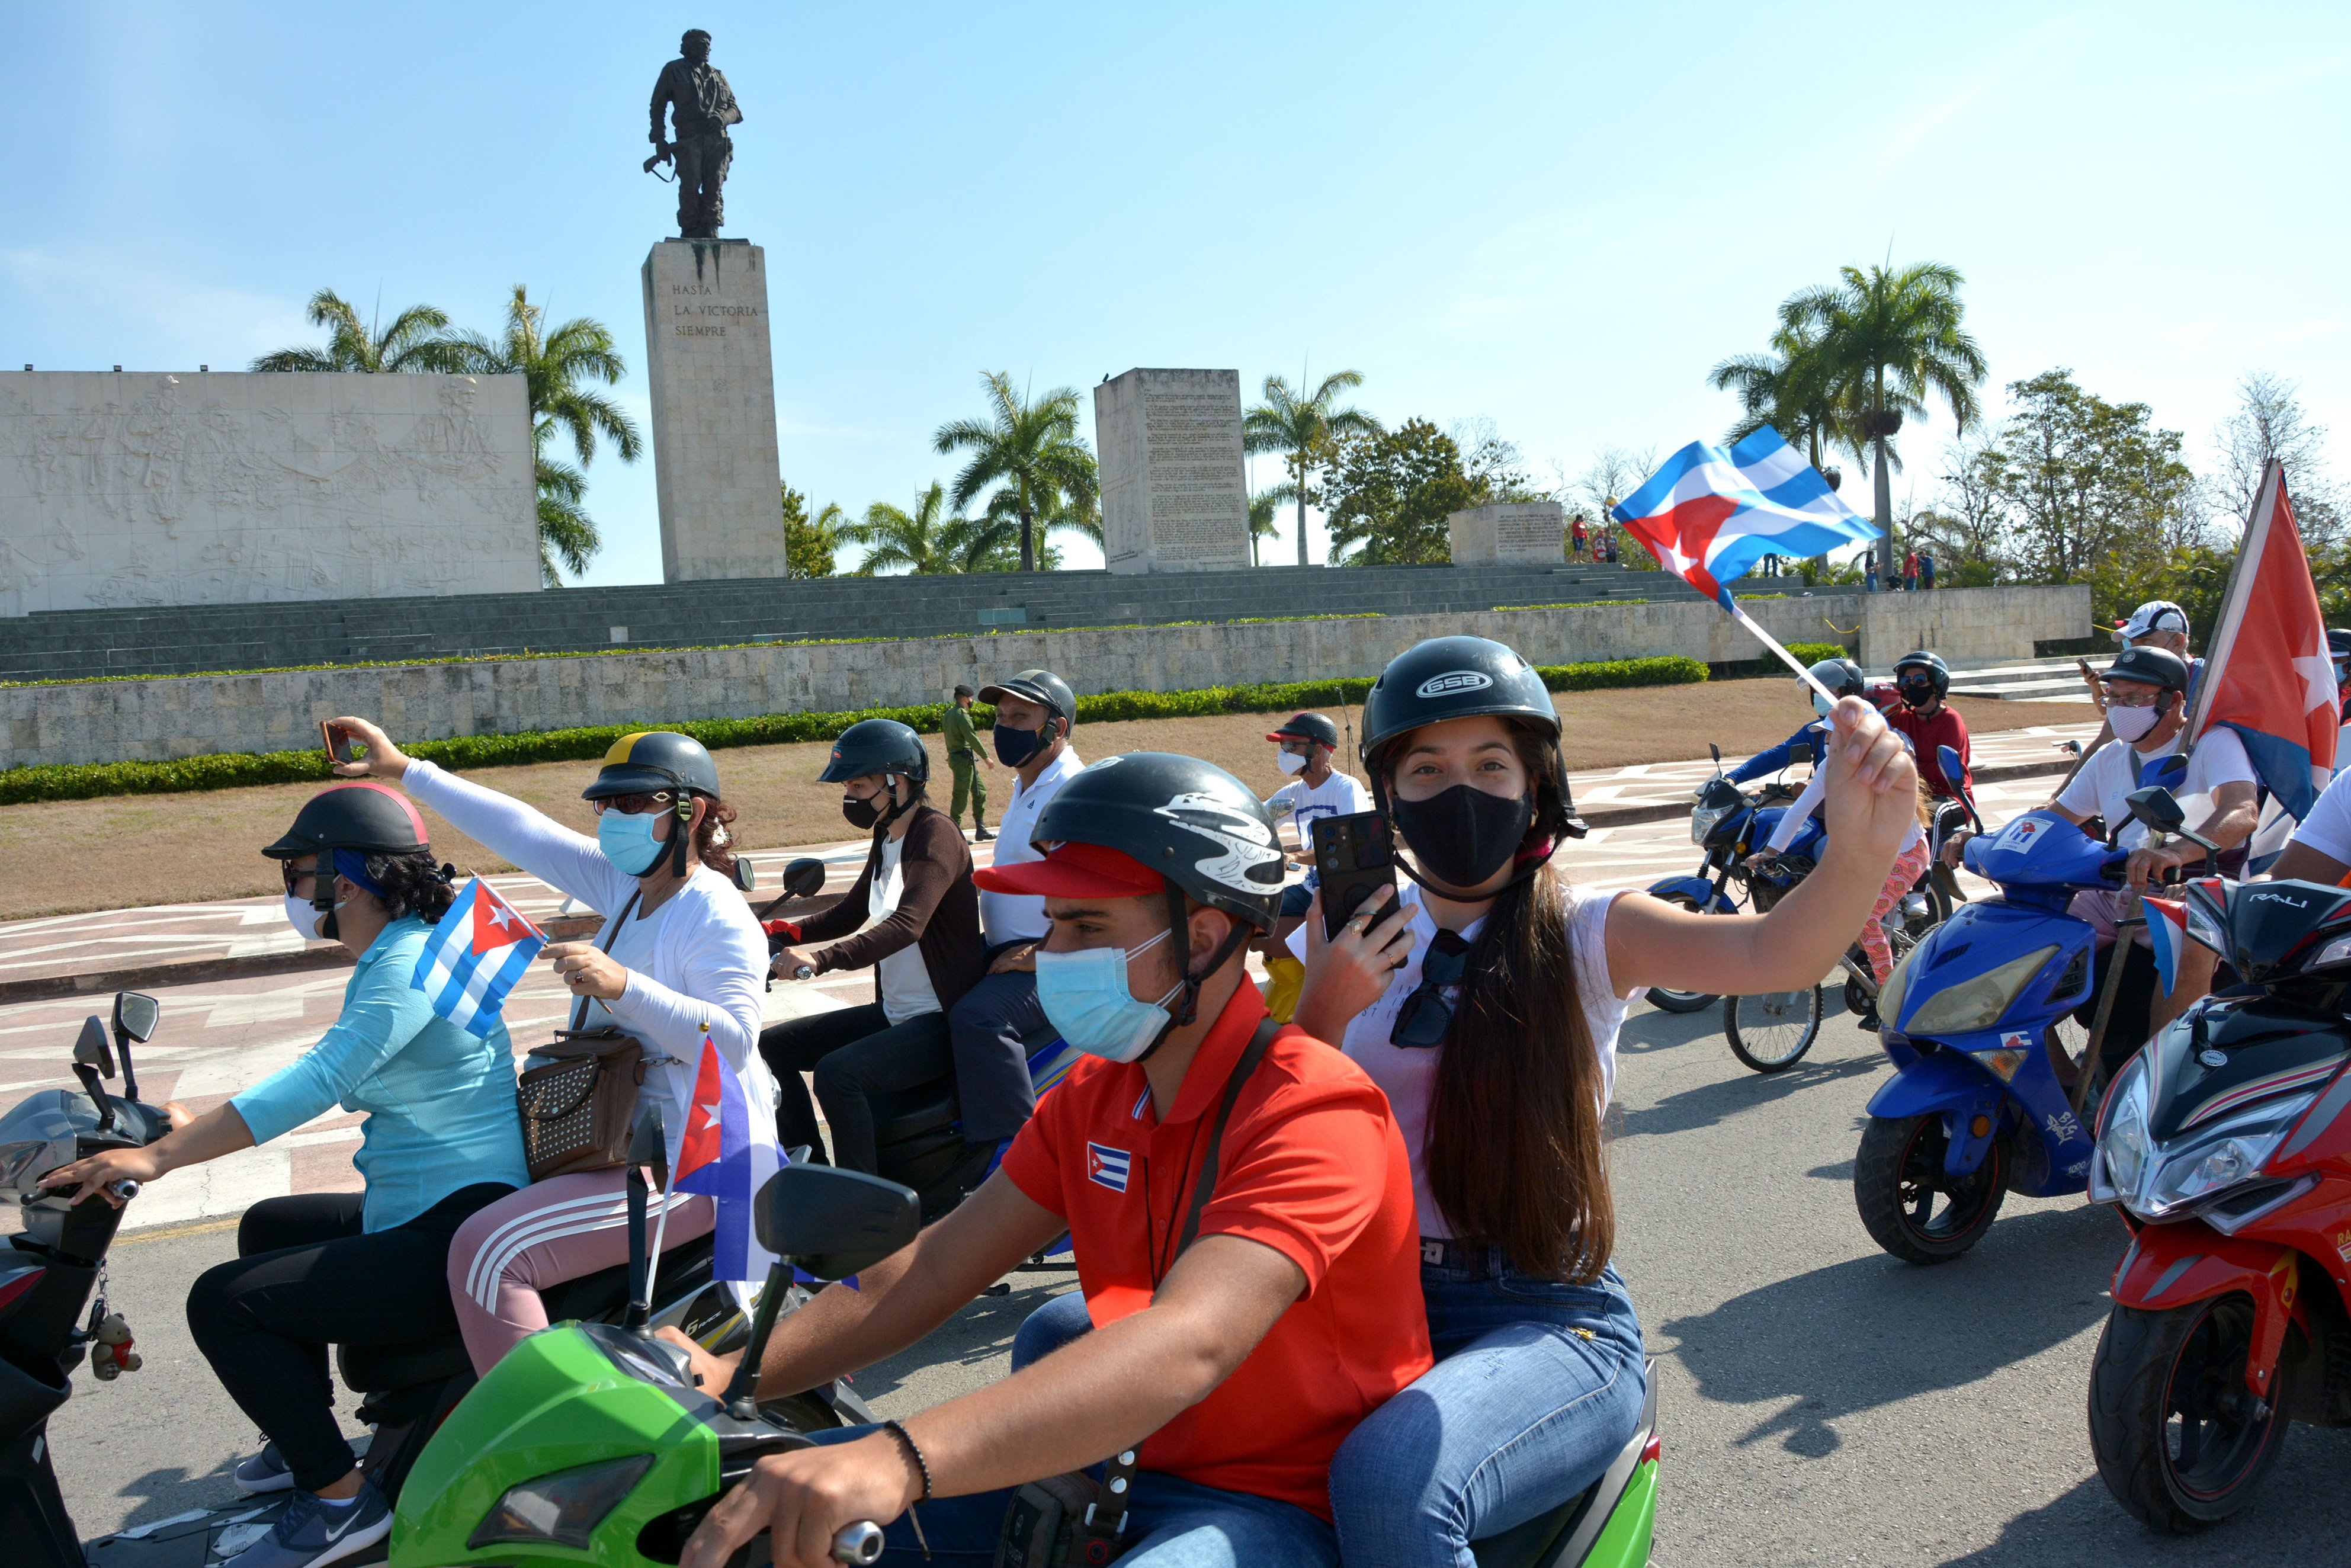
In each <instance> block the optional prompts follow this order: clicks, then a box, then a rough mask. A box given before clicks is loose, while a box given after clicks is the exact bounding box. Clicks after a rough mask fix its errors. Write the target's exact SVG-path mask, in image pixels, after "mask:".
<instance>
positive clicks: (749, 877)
mask: <svg viewBox="0 0 2351 1568" xmlns="http://www.w3.org/2000/svg"><path fill="white" fill-rule="evenodd" d="M735 885H736V886H737V887H739V888H741V889H742V890H743V891H744V892H746V893H748V892H750V891H751V890H752V889H753V888H755V887H757V886H758V885H759V873H758V870H757V869H756V868H755V867H753V865H752V864H751V858H750V857H749V856H748V855H737V856H736V857H735Z"/></svg>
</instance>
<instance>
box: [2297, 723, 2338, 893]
mask: <svg viewBox="0 0 2351 1568" xmlns="http://www.w3.org/2000/svg"><path fill="white" fill-rule="evenodd" d="M2343 738H2344V739H2345V740H2346V741H2351V728H2346V731H2345V732H2344V736H2343ZM2337 755H2338V757H2339V758H2341V759H2342V760H2344V761H2345V762H2346V764H2351V752H2343V753H2338V754H2337ZM2346 779H2351V766H2346V767H2344V768H2337V769H2336V770H2335V777H2334V779H2332V780H2331V781H2330V782H2329V783H2328V784H2327V786H2326V789H2325V791H2324V792H2323V793H2321V794H2320V796H2319V797H2318V802H2317V804H2315V805H2314V806H2312V807H2311V809H2310V815H2309V816H2307V817H2304V819H2303V820H2302V825H2301V826H2300V827H2298V828H2296V829H2294V837H2293V838H2292V839H2291V840H2289V842H2292V843H2297V844H2308V845H2309V846H2310V847H2311V848H2312V849H2314V850H2316V851H2317V852H2319V853H2320V854H2323V855H2325V857H2326V858H2327V859H2329V860H2337V861H2341V862H2343V863H2344V864H2345V865H2351V783H2346V782H2345V781H2346Z"/></svg>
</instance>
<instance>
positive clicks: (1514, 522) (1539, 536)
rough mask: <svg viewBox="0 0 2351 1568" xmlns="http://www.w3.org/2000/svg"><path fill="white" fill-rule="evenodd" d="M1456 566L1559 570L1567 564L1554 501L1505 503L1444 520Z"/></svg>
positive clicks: (1560, 515)
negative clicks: (1534, 567)
mask: <svg viewBox="0 0 2351 1568" xmlns="http://www.w3.org/2000/svg"><path fill="white" fill-rule="evenodd" d="M1445 526H1446V527H1447V528H1448V529H1450V530H1451V531H1452V534H1453V564H1454V565H1456V566H1487V565H1494V564H1500V565H1509V566H1515V565H1525V566H1560V565H1563V564H1564V563H1565V562H1566V560H1567V521H1566V517H1565V516H1564V514H1563V513H1562V510H1561V508H1560V504H1559V503H1558V502H1557V501H1505V502H1499V503H1497V504H1496V505H1494V506H1490V507H1470V508H1469V509H1468V511H1466V512H1456V513H1454V514H1453V515H1452V516H1451V517H1447V518H1446V519H1445Z"/></svg>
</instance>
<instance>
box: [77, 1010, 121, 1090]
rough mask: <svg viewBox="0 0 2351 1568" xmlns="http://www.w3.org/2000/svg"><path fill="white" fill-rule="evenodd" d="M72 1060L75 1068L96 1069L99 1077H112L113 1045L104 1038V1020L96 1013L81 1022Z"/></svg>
mask: <svg viewBox="0 0 2351 1568" xmlns="http://www.w3.org/2000/svg"><path fill="white" fill-rule="evenodd" d="M73 1059H74V1065H75V1066H77V1067H93V1068H96V1069H97V1070H98V1072H99V1076H100V1077H104V1078H111V1077H113V1076H114V1043H113V1042H112V1041H111V1040H108V1039H107V1038H106V1020H105V1019H102V1018H100V1017H99V1016H98V1015H97V1014H96V1013H92V1014H90V1015H89V1017H88V1018H86V1019H83V1020H82V1024H81V1038H80V1039H79V1040H75V1041H74V1055H73Z"/></svg>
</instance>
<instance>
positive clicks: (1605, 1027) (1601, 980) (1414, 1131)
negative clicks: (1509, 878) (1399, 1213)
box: [1290, 880, 1632, 1238]
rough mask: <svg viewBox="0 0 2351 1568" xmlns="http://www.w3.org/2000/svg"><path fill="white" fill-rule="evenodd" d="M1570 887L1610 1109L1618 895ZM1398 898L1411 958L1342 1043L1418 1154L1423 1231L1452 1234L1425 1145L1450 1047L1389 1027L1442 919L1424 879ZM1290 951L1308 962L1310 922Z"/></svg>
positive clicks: (1584, 995)
mask: <svg viewBox="0 0 2351 1568" xmlns="http://www.w3.org/2000/svg"><path fill="white" fill-rule="evenodd" d="M1566 892H1567V935H1568V946H1569V947H1570V949H1571V950H1572V951H1573V953H1574V955H1575V986H1576V991H1577V994H1578V997H1579V999H1580V1000H1581V1001H1582V1002H1583V1026H1584V1030H1585V1032H1586V1033H1588V1034H1590V1035H1591V1037H1592V1049H1593V1051H1596V1052H1598V1053H1599V1056H1600V1103H1601V1109H1602V1110H1606V1109H1607V1107H1608V1102H1609V1100H1610V1099H1611V1098H1613V1097H1614V1094H1615V1092H1616V1035H1617V1031H1618V1030H1621V1029H1622V1028H1623V1027H1624V1024H1625V1013H1626V1011H1628V1010H1629V1007H1630V1003H1631V1000H1632V998H1631V997H1630V996H1620V995H1618V994H1617V991H1616V988H1615V985H1614V982H1613V981H1611V980H1610V978H1609V977H1608V911H1609V910H1610V909H1611V908H1612V907H1613V906H1614V904H1615V902H1616V895H1615V894H1613V893H1585V892H1583V891H1582V890H1581V889H1578V888H1574V887H1570V888H1568V889H1567V890H1566ZM1396 897H1397V899H1398V900H1399V901H1400V902H1401V903H1402V904H1404V906H1405V908H1406V909H1409V910H1411V911H1412V919H1411V922H1410V924H1409V925H1408V926H1407V927H1406V929H1408V930H1409V931H1410V932H1411V933H1412V956H1411V957H1409V958H1407V959H1405V965H1404V967H1403V968H1401V969H1398V970H1397V971H1396V972H1395V978H1394V979H1392V980H1390V981H1389V982H1388V988H1387V989H1386V990H1385V991H1384V992H1383V993H1382V994H1381V997H1380V999H1379V1000H1377V1001H1375V1002H1374V1003H1373V1004H1372V1005H1371V1006H1370V1007H1367V1008H1365V1009H1364V1010H1363V1011H1362V1012H1359V1013H1357V1014H1356V1015H1355V1016H1354V1017H1353V1018H1352V1019H1348V1020H1347V1033H1346V1038H1345V1039H1343V1040H1341V1041H1339V1049H1340V1050H1341V1051H1344V1052H1345V1053H1346V1055H1347V1058H1348V1060H1349V1061H1353V1062H1354V1063H1355V1065H1357V1066H1358V1067H1361V1068H1362V1069H1363V1070H1364V1071H1365V1072H1367V1073H1369V1074H1371V1078H1372V1082H1374V1083H1376V1084H1378V1085H1379V1086H1380V1090H1381V1092H1383V1093H1384V1094H1385V1095H1386V1096H1387V1097H1388V1107H1389V1109H1391V1110H1393V1111H1394V1112H1395V1119H1396V1129H1397V1131H1399V1132H1401V1133H1402V1134H1404V1146H1405V1150H1406V1151H1407V1152H1408V1153H1409V1154H1410V1155H1412V1199H1413V1204H1414V1206H1415V1207H1416V1208H1417V1209H1418V1210H1419V1211H1420V1233H1421V1234H1422V1235H1423V1236H1441V1237H1448V1238H1449V1237H1451V1236H1452V1234H1453V1228H1452V1226H1451V1225H1449V1224H1447V1221H1446V1218H1445V1213H1444V1211H1443V1210H1442V1209H1440V1208H1439V1207H1437V1198H1436V1197H1435V1196H1434V1195H1433V1194H1432V1193H1431V1192H1430V1191H1429V1186H1428V1162H1427V1160H1426V1157H1425V1153H1424V1150H1423V1147H1422V1145H1425V1144H1426V1142H1427V1141H1428V1107H1429V1103H1430V1102H1431V1101H1432V1100H1433V1099H1434V1098H1435V1097H1436V1093H1437V1058H1438V1056H1439V1055H1440V1054H1441V1052H1442V1051H1443V1048H1442V1047H1438V1048H1437V1050H1434V1051H1430V1050H1423V1049H1420V1048H1417V1047H1414V1046H1403V1045H1394V1044H1391V1043H1390V1042H1389V1040H1388V1032H1389V1030H1393V1029H1394V1028H1395V1020H1396V1014H1397V1013H1398V1012H1400V1011H1402V1010H1403V1009H1404V1003H1405V998H1406V997H1409V996H1411V995H1412V993H1413V992H1414V991H1416V990H1417V989H1418V988H1420V960H1421V955H1423V954H1424V953H1426V952H1427V951H1428V945H1429V944H1430V943H1431V942H1433V941H1435V940H1436V939H1437V922H1435V921H1434V920H1431V919H1430V918H1429V916H1428V910H1427V908H1426V906H1425V905H1424V904H1422V903H1421V901H1420V885H1419V884H1418V883H1415V882H1412V881H1410V880H1405V881H1403V882H1401V883H1398V885H1397V887H1396ZM1485 924H1486V923H1485V921H1484V920H1482V919H1479V920H1473V921H1471V922H1470V923H1469V924H1468V926H1466V927H1465V928H1464V929H1463V930H1462V932H1461V936H1462V937H1463V938H1464V939H1465V940H1467V941H1471V942H1474V941H1476V940H1477V939H1478V933H1479V930H1480V929H1481V928H1482V927H1483V926H1484V925H1485ZM1290 951H1291V952H1293V953H1295V954H1297V955H1298V956H1299V958H1300V959H1301V960H1303V959H1304V958H1305V956H1306V928H1305V927H1304V926H1303V925H1301V926H1300V927H1299V928H1298V929H1297V930H1296V931H1295V932H1293V933H1292V934H1291V936H1290Z"/></svg>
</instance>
